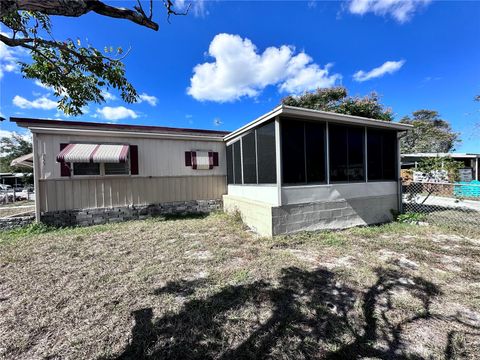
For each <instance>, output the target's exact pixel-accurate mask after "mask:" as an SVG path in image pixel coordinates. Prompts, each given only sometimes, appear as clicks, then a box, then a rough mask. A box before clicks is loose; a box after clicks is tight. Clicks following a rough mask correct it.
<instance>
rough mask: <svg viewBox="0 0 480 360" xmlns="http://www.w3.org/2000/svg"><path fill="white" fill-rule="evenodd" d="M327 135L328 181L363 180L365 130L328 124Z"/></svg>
mask: <svg viewBox="0 0 480 360" xmlns="http://www.w3.org/2000/svg"><path fill="white" fill-rule="evenodd" d="M328 133H329V139H328V142H329V155H330V181H331V182H355V181H363V180H365V151H364V148H365V143H364V142H365V140H364V139H365V137H364V136H365V129H364V128H363V127H347V126H342V125H334V124H330V125H329V127H328Z"/></svg>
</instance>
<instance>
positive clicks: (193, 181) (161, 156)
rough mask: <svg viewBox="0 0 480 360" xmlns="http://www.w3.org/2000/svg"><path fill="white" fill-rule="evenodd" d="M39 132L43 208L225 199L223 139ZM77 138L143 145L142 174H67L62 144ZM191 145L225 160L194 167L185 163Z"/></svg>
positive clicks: (42, 210) (139, 157) (40, 185)
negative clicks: (62, 167)
mask: <svg viewBox="0 0 480 360" xmlns="http://www.w3.org/2000/svg"><path fill="white" fill-rule="evenodd" d="M35 135H36V136H35V139H36V140H35V141H36V145H37V149H38V152H37V153H36V156H37V159H36V160H37V161H38V164H39V175H40V176H39V177H38V182H39V184H38V185H39V190H40V196H39V200H40V211H41V212H50V211H57V210H73V209H88V208H97V207H117V206H128V205H146V204H155V203H162V202H173V201H188V200H209V199H220V198H221V197H222V195H223V194H226V164H225V162H226V157H225V145H224V143H223V142H222V141H202V140H198V141H197V140H177V139H161V138H141V137H110V136H105V135H102V136H94V135H89V136H74V135H60V134H44V133H36V134H35ZM75 142H77V143H102V144H103V143H121V144H129V145H137V146H138V166H139V174H138V175H132V176H81V177H80V176H77V177H75V176H73V177H62V176H60V164H59V163H58V162H56V155H57V154H58V153H59V152H60V144H62V143H75ZM190 150H211V151H215V152H218V154H219V166H217V167H214V168H213V169H211V170H193V169H192V168H191V167H188V166H185V151H190Z"/></svg>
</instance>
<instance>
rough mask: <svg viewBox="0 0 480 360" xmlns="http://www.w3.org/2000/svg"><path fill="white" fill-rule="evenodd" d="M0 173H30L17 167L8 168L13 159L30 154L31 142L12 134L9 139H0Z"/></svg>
mask: <svg viewBox="0 0 480 360" xmlns="http://www.w3.org/2000/svg"><path fill="white" fill-rule="evenodd" d="M0 149H2V151H1V153H0V168H1V171H0V172H15V171H31V169H25V168H23V167H19V166H13V167H12V166H10V163H11V162H12V160H13V159H16V158H18V157H20V156H23V155H27V154H30V153H31V152H32V151H33V150H32V142H31V140H30V139H29V138H26V137H24V136H20V135H18V134H15V133H14V134H13V135H12V136H11V137H3V138H1V139H0Z"/></svg>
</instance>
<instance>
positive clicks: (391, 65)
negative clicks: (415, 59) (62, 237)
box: [353, 60, 405, 82]
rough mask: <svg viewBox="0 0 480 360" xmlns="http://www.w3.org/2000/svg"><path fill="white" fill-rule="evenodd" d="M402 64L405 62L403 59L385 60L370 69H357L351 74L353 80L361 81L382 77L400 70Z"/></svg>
mask: <svg viewBox="0 0 480 360" xmlns="http://www.w3.org/2000/svg"><path fill="white" fill-rule="evenodd" d="M403 64H405V60H400V61H386V62H384V63H383V64H382V65H380V66H379V67H376V68H374V69H372V70H370V71H363V70H359V71H357V72H356V73H355V74H353V80H355V81H359V82H362V81H367V80H370V79H375V78H379V77H382V76H383V75H385V74H393V73H394V72H397V71H398V70H400V68H401V67H402V66H403Z"/></svg>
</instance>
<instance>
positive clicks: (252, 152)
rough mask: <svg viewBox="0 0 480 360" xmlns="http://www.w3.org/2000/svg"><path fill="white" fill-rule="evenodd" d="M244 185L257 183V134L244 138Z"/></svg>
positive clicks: (250, 134)
mask: <svg viewBox="0 0 480 360" xmlns="http://www.w3.org/2000/svg"><path fill="white" fill-rule="evenodd" d="M242 154H243V183H244V184H256V183H257V159H256V149H255V132H254V131H253V132H251V133H249V134H247V135H245V136H243V137H242Z"/></svg>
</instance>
